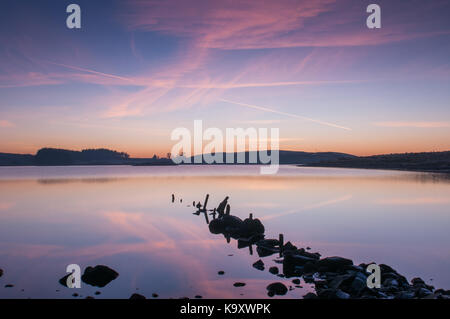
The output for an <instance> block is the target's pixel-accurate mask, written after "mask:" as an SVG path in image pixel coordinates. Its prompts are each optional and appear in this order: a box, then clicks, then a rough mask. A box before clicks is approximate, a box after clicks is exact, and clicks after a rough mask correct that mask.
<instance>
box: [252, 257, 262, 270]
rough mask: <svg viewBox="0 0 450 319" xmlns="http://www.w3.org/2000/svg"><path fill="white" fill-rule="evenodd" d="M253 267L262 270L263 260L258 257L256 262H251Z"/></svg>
mask: <svg viewBox="0 0 450 319" xmlns="http://www.w3.org/2000/svg"><path fill="white" fill-rule="evenodd" d="M253 267H254V268H256V269H258V270H261V271H262V270H264V263H263V261H262V260H261V259H260V260H258V261H257V262H255V263H254V264H253Z"/></svg>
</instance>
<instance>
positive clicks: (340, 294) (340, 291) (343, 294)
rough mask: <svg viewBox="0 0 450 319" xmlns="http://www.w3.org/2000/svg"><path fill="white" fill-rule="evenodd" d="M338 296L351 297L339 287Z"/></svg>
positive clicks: (339, 297) (340, 297)
mask: <svg viewBox="0 0 450 319" xmlns="http://www.w3.org/2000/svg"><path fill="white" fill-rule="evenodd" d="M336 297H337V298H338V299H349V298H350V295H349V294H348V293H346V292H344V291H342V290H340V289H338V291H336Z"/></svg>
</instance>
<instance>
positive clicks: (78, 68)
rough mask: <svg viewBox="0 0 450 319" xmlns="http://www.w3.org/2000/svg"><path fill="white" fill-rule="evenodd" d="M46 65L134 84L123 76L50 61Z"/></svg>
mask: <svg viewBox="0 0 450 319" xmlns="http://www.w3.org/2000/svg"><path fill="white" fill-rule="evenodd" d="M47 63H49V64H54V65H58V66H62V67H64V68H68V69H72V70H77V71H83V72H87V73H92V74H97V75H101V76H105V77H108V78H113V79H118V80H123V81H129V82H134V81H133V80H132V79H129V78H125V77H123V76H118V75H114V74H108V73H103V72H98V71H95V70H90V69H85V68H80V67H77V66H73V65H67V64H62V63H55V62H50V61H47Z"/></svg>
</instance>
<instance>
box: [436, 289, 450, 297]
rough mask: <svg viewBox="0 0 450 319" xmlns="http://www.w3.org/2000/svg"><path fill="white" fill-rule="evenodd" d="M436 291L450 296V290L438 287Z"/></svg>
mask: <svg viewBox="0 0 450 319" xmlns="http://www.w3.org/2000/svg"><path fill="white" fill-rule="evenodd" d="M434 293H436V294H440V295H445V296H450V290H444V289H437V290H436V291H435V292H434Z"/></svg>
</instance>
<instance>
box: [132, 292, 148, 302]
mask: <svg viewBox="0 0 450 319" xmlns="http://www.w3.org/2000/svg"><path fill="white" fill-rule="evenodd" d="M130 299H134V300H137V299H147V298H145V296H142V295H140V294H136V293H134V294H132V295H131V297H130Z"/></svg>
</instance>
